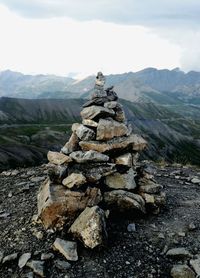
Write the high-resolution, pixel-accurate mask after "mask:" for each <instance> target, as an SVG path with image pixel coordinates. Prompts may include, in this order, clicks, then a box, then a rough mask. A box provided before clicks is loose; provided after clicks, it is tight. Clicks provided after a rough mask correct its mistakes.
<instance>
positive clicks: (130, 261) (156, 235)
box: [0, 166, 200, 278]
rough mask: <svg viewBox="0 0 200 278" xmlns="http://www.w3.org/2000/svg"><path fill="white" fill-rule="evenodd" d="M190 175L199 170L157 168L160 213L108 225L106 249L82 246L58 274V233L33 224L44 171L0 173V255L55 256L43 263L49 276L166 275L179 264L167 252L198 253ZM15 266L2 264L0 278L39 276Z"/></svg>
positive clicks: (196, 195) (199, 191)
mask: <svg viewBox="0 0 200 278" xmlns="http://www.w3.org/2000/svg"><path fill="white" fill-rule="evenodd" d="M193 176H197V177H200V169H195V168H192V167H187V168H183V167H178V166H176V167H172V166H168V167H167V166H165V167H163V168H158V169H157V176H156V179H157V180H158V182H160V184H162V185H163V186H164V190H165V192H166V193H167V196H168V198H167V204H166V206H165V208H163V210H162V211H161V213H160V214H159V215H157V216H152V215H151V216H146V217H145V218H143V219H139V218H138V219H137V218H134V219H132V220H130V219H129V220H128V219H123V220H119V219H118V220H116V219H115V221H114V222H112V224H111V223H108V230H109V241H108V245H107V246H106V247H104V248H101V249H96V250H93V251H91V250H87V249H84V248H82V246H81V245H80V246H79V250H78V251H79V260H78V262H76V263H71V268H70V269H69V270H59V269H58V268H57V267H56V260H57V259H60V260H63V257H62V256H60V255H59V254H58V253H55V252H54V251H53V250H52V249H51V245H52V243H53V242H54V240H55V237H56V235H55V234H52V233H50V232H49V233H46V232H45V231H44V230H43V229H42V227H41V226H40V225H34V224H33V222H32V216H33V215H34V214H35V213H36V212H37V207H36V206H37V203H36V195H37V191H38V188H39V184H40V182H41V180H42V179H44V178H45V170H44V168H43V167H35V168H28V169H19V171H16V170H12V171H10V172H9V171H7V172H5V173H2V174H0V252H4V256H6V255H9V254H13V253H15V252H17V253H19V255H21V254H23V253H25V252H31V253H32V258H33V259H34V260H40V259H41V258H40V257H41V253H49V252H51V253H53V254H54V258H53V259H51V260H49V261H45V269H46V277H52V278H54V277H65V278H73V277H80V278H84V277H85V278H95V277H100V278H101V277H106V278H110V277H113V278H114V277H116V278H120V277H129V278H133V277H134V278H135V277H136V278H137V277H138V278H146V277H147V278H153V277H170V270H171V267H172V266H173V265H174V264H176V263H177V261H175V260H172V259H169V258H168V257H167V256H166V251H167V250H168V249H170V248H173V247H185V248H186V249H187V250H188V251H190V252H191V253H192V254H193V255H197V254H200V185H198V184H193V183H192V182H191V178H192V177H193ZM38 177H39V178H38ZM133 222H134V223H135V225H136V231H135V232H128V231H127V225H128V224H129V223H133ZM42 236H43V238H41V237H42ZM59 236H61V237H62V236H63V235H62V234H61V235H59ZM17 262H18V261H17V260H15V261H11V262H8V263H7V264H3V265H2V264H0V277H5V278H8V277H12V278H14V277H37V276H30V275H32V274H30V272H31V270H30V268H28V267H25V268H23V269H22V270H20V269H19V268H18V266H17ZM27 273H29V274H28V275H29V276H27Z"/></svg>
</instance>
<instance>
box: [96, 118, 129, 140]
mask: <svg viewBox="0 0 200 278" xmlns="http://www.w3.org/2000/svg"><path fill="white" fill-rule="evenodd" d="M127 133H128V128H127V127H126V125H125V124H123V123H119V122H117V121H115V120H112V119H100V120H99V123H98V126H97V136H96V139H97V140H110V139H112V138H114V137H120V136H124V135H127Z"/></svg>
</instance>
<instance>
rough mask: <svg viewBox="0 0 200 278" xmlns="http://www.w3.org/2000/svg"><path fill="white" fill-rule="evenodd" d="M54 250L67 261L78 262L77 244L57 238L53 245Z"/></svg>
mask: <svg viewBox="0 0 200 278" xmlns="http://www.w3.org/2000/svg"><path fill="white" fill-rule="evenodd" d="M53 249H54V250H57V251H59V252H60V253H61V254H62V255H63V256H64V257H65V258H66V259H67V260H69V261H77V260H78V254H77V243H76V242H74V241H66V240H63V239H60V238H56V240H55V241H54V243H53Z"/></svg>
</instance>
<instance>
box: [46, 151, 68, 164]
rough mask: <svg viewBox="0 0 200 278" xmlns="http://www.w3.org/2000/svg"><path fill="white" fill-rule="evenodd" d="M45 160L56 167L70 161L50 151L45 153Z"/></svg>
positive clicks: (63, 155) (64, 156) (62, 155)
mask: <svg viewBox="0 0 200 278" xmlns="http://www.w3.org/2000/svg"><path fill="white" fill-rule="evenodd" d="M47 158H48V160H49V162H50V163H53V164H56V165H62V164H64V163H69V162H71V161H72V159H71V158H70V157H69V156H67V155H65V154H63V153H59V152H52V151H49V152H48V153H47Z"/></svg>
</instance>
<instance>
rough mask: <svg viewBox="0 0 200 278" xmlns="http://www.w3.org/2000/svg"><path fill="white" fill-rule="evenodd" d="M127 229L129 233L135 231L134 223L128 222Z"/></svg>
mask: <svg viewBox="0 0 200 278" xmlns="http://www.w3.org/2000/svg"><path fill="white" fill-rule="evenodd" d="M127 231H128V232H129V233H132V232H136V227H135V223H130V224H128V226H127Z"/></svg>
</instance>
